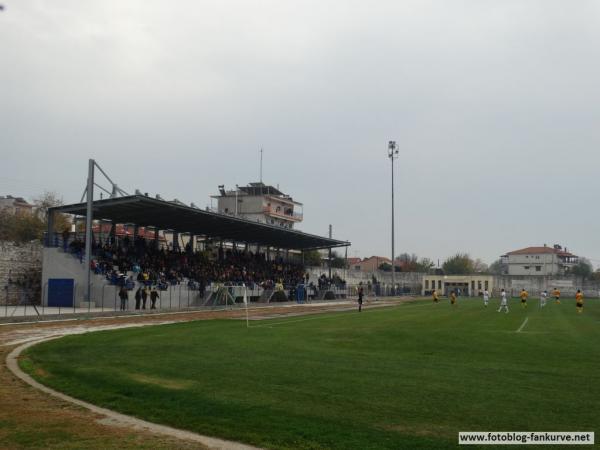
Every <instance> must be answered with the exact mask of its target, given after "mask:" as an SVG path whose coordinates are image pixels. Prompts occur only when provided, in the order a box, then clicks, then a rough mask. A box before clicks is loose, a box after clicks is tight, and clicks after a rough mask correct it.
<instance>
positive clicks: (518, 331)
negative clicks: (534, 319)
mask: <svg viewBox="0 0 600 450" xmlns="http://www.w3.org/2000/svg"><path fill="white" fill-rule="evenodd" d="M527 322H529V317H525V320H524V321H523V323H522V324H521V326H520V327H519V329H518V330H517V331H515V333H520V332H521V331H522V330H523V328H525V325H527Z"/></svg>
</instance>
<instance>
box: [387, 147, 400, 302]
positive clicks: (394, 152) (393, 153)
mask: <svg viewBox="0 0 600 450" xmlns="http://www.w3.org/2000/svg"><path fill="white" fill-rule="evenodd" d="M388 158H390V162H391V163H392V295H394V294H395V292H396V283H395V271H396V267H395V263H394V257H395V249H394V160H395V159H398V147H397V145H396V141H389V142H388Z"/></svg>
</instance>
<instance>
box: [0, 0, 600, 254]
mask: <svg viewBox="0 0 600 450" xmlns="http://www.w3.org/2000/svg"><path fill="white" fill-rule="evenodd" d="M2 3H3V4H4V6H5V10H4V11H0V150H1V156H2V158H1V163H0V195H6V194H13V195H23V196H25V197H29V198H30V197H32V196H34V195H35V194H37V193H40V192H43V191H44V190H53V191H56V192H58V193H59V194H60V195H62V196H63V198H64V201H65V202H68V203H69V202H75V201H79V198H80V197H81V193H82V190H83V188H84V185H85V177H86V171H87V160H88V158H95V159H96V160H97V161H98V162H99V163H100V165H101V166H102V167H103V168H104V169H105V170H106V171H107V172H108V173H109V174H110V175H111V176H112V177H113V178H114V179H115V180H116V181H117V182H118V183H119V185H120V186H121V187H122V188H123V189H125V190H127V191H130V192H132V191H134V190H135V189H136V188H139V189H140V190H141V191H143V192H149V193H151V194H154V193H160V194H161V195H162V196H163V197H166V198H174V197H177V198H179V199H180V200H182V201H185V202H192V201H193V202H195V203H196V204H197V205H201V206H206V205H207V204H208V203H209V195H210V194H214V193H216V192H217V185H219V184H225V185H226V187H233V186H234V185H235V184H246V183H247V182H250V181H257V179H258V178H259V150H260V148H261V147H263V148H264V150H265V153H264V176H263V179H264V181H265V182H266V183H268V184H273V185H279V186H280V188H281V189H282V190H283V191H284V192H286V193H289V194H290V195H292V196H293V197H294V199H296V200H298V201H301V202H303V203H304V205H305V206H304V217H305V218H304V222H303V223H301V224H300V226H299V229H301V230H303V231H307V232H310V233H317V234H321V235H325V234H326V233H327V228H328V224H329V223H331V224H332V225H333V229H334V237H336V238H340V239H347V240H350V241H351V242H352V247H351V249H350V250H349V256H361V257H364V256H369V255H372V254H377V255H389V253H390V250H389V249H390V234H391V231H390V218H391V214H390V191H391V187H390V184H391V181H390V172H391V168H390V161H389V159H388V158H387V142H388V140H390V139H394V140H396V141H397V142H398V144H399V150H400V157H399V159H398V161H397V162H396V163H395V164H396V166H395V167H396V175H397V178H396V181H397V183H396V212H397V215H396V219H397V220H396V231H397V234H396V250H397V253H400V252H409V253H417V254H418V255H419V256H427V257H430V258H432V259H434V260H436V261H437V259H438V258H439V259H440V260H442V261H443V259H444V258H446V257H447V256H449V255H452V254H453V253H455V252H457V251H466V252H469V253H470V254H471V255H472V256H473V257H480V258H482V259H484V260H485V261H486V262H488V263H489V262H492V261H493V260H494V259H496V258H497V257H498V256H499V255H501V254H503V253H504V252H507V251H510V250H515V249H517V248H521V247H525V246H529V245H542V244H544V243H547V244H554V243H561V244H563V245H566V246H567V247H568V248H569V250H571V251H573V252H574V253H576V254H579V255H582V256H588V257H590V258H592V259H594V263H595V265H596V266H598V265H600V236H599V235H598V224H599V223H600V212H599V207H598V205H599V202H598V193H599V190H598V184H599V172H600V2H598V1H591V0H590V1H586V0H579V1H577V2H569V1H565V0H561V1H552V0H540V1H533V0H531V1H527V0H515V1H512V0H494V1H487V0H470V1H460V0H453V1H448V0H438V1H426V0H415V1H406V0H403V1H377V2H365V1H364V0H361V1H350V0H348V1H334V0H330V1H327V0H318V1H308V0H303V1H282V0H272V1H270V0H269V1H226V0H219V1H188V2H184V1H178V2H166V1H151V0H150V1H149V0H145V1H134V0H128V1H123V0H103V1H95V2H91V1H85V2H82V1H80V0H73V1H53V2H48V1H41V0H40V1H32V0H3V1H2Z"/></svg>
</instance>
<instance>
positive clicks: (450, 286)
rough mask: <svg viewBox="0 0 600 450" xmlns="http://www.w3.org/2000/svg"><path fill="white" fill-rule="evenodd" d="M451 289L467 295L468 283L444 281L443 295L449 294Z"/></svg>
mask: <svg viewBox="0 0 600 450" xmlns="http://www.w3.org/2000/svg"><path fill="white" fill-rule="evenodd" d="M459 289H460V291H459ZM452 291H456V294H457V295H469V283H448V282H446V283H444V295H450V293H451V292H452Z"/></svg>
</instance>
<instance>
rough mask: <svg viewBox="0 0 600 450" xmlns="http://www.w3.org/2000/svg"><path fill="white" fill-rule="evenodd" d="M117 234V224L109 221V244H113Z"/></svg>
mask: <svg viewBox="0 0 600 450" xmlns="http://www.w3.org/2000/svg"><path fill="white" fill-rule="evenodd" d="M116 235H117V224H116V223H114V222H111V225H110V234H109V236H110V244H111V245H112V244H114V243H115V236H116Z"/></svg>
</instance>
